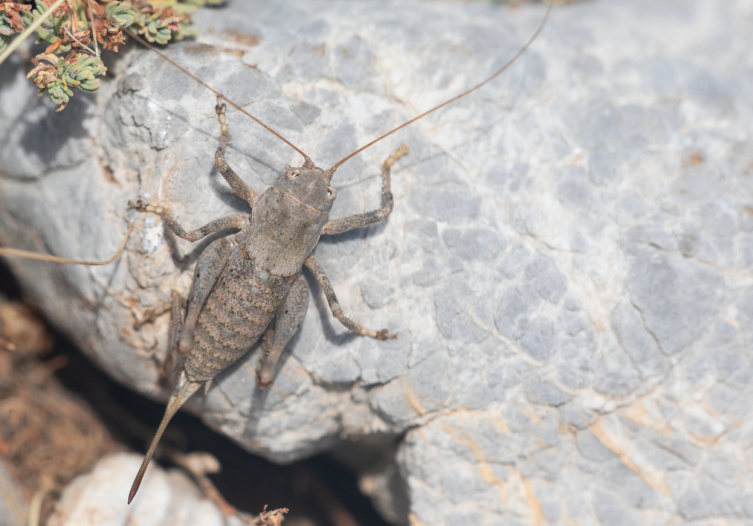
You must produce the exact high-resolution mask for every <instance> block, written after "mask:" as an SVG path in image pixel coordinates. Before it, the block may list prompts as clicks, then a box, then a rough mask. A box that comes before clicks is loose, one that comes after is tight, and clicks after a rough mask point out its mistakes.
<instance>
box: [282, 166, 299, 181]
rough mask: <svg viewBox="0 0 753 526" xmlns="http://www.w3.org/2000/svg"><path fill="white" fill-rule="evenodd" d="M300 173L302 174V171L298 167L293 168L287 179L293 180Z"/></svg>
mask: <svg viewBox="0 0 753 526" xmlns="http://www.w3.org/2000/svg"><path fill="white" fill-rule="evenodd" d="M299 175H301V171H300V170H298V169H296V170H293V171H292V172H288V174H287V175H286V176H285V179H287V180H288V181H292V180H293V179H295V178H296V177H298V176H299Z"/></svg>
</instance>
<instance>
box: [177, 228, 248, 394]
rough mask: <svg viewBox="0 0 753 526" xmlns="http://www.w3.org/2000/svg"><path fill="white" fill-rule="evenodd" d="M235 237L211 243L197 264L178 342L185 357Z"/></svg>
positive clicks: (178, 346) (179, 350)
mask: <svg viewBox="0 0 753 526" xmlns="http://www.w3.org/2000/svg"><path fill="white" fill-rule="evenodd" d="M234 237H235V236H232V237H230V236H229V237H223V238H221V239H218V240H216V241H214V242H212V243H210V245H209V246H208V247H207V248H206V249H204V252H202V253H201V256H200V257H199V260H198V261H197V262H196V268H195V269H194V272H193V281H192V283H191V291H190V292H189V293H188V310H187V311H186V321H185V322H184V323H183V329H182V330H181V332H180V339H179V341H178V342H177V348H176V351H177V352H178V354H181V355H185V354H188V352H189V351H190V350H191V345H192V344H193V332H194V329H196V323H197V322H198V321H199V314H201V309H202V308H203V307H204V303H206V300H207V298H208V297H209V294H210V293H211V292H212V288H213V287H214V284H215V283H217V279H218V278H219V276H220V274H221V273H222V269H224V268H225V265H226V264H227V260H228V259H229V258H230V254H231V253H232V252H233V241H232V240H233V238H234ZM207 389H208V388H207Z"/></svg>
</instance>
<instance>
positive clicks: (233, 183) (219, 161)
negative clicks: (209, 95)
mask: <svg viewBox="0 0 753 526" xmlns="http://www.w3.org/2000/svg"><path fill="white" fill-rule="evenodd" d="M220 100H221V99H219V98H218V99H217V105H216V106H215V107H214V111H216V112H217V119H218V120H219V121H220V145H219V146H218V147H217V151H216V152H215V154H214V165H215V166H216V167H217V171H218V172H220V174H222V177H224V178H225V180H226V181H227V183H228V184H229V185H230V188H232V189H233V192H235V195H237V196H238V197H240V198H241V199H243V200H244V201H248V203H249V204H251V205H252V206H253V201H254V199H256V198H257V197H258V195H259V193H258V192H257V191H256V190H254V189H253V188H251V187H250V186H248V185H247V184H246V183H244V182H243V181H242V180H241V178H240V177H238V174H236V173H235V172H234V171H233V169H232V168H230V166H229V165H228V164H227V161H225V151H226V150H227V147H228V144H230V128H229V127H228V125H227V122H226V120H227V118H226V117H225V111H226V110H227V106H225V104H224V103H222V102H220Z"/></svg>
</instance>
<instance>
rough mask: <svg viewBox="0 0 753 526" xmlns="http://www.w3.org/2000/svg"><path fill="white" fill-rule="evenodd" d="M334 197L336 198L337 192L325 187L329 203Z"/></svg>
mask: <svg viewBox="0 0 753 526" xmlns="http://www.w3.org/2000/svg"><path fill="white" fill-rule="evenodd" d="M335 197H337V190H335V189H334V188H332V187H331V186H328V187H327V199H329V200H330V202H332V201H334V200H335Z"/></svg>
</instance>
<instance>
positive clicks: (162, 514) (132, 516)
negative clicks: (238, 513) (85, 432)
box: [48, 453, 240, 526]
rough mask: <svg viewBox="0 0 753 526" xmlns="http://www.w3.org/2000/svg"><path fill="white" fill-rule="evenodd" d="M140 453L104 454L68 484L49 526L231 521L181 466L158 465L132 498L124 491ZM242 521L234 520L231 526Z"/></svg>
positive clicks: (195, 525) (193, 525)
mask: <svg viewBox="0 0 753 526" xmlns="http://www.w3.org/2000/svg"><path fill="white" fill-rule="evenodd" d="M140 464H141V457H139V456H138V455H133V454H127V453H119V454H117V455H112V456H109V457H105V458H103V459H102V460H100V461H99V462H97V464H96V466H94V469H93V470H92V472H91V473H88V474H86V475H82V476H80V477H77V478H76V479H75V480H74V481H73V482H71V483H70V484H68V486H67V487H66V488H65V491H64V492H63V494H62V495H61V497H60V501H59V502H58V503H57V505H56V507H55V511H54V513H53V514H52V516H51V517H50V519H49V522H48V524H49V525H50V526H125V525H130V524H154V525H155V526H162V525H164V526H168V525H169V526H226V524H227V523H226V522H225V519H224V517H223V516H222V514H221V513H220V510H219V509H218V508H217V506H216V505H215V504H213V503H212V502H210V501H208V500H206V499H203V498H202V497H201V495H200V493H199V490H198V488H197V487H196V485H195V484H194V483H193V482H191V480H189V479H188V477H187V476H186V475H184V474H183V473H182V472H181V471H179V470H170V471H164V470H163V469H161V468H159V467H153V468H151V469H150V470H149V472H148V474H147V475H146V477H145V478H144V485H143V487H142V488H141V491H140V492H139V495H137V496H136V498H135V499H134V501H133V503H132V504H131V505H128V504H127V503H126V499H125V497H124V495H127V494H128V489H129V488H130V487H131V482H132V480H131V479H132V473H133V472H134V471H137V470H138V469H139V465H140ZM236 524H238V525H239V524H240V521H236V520H235V519H233V520H232V522H231V524H227V526H235V525H236Z"/></svg>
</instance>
